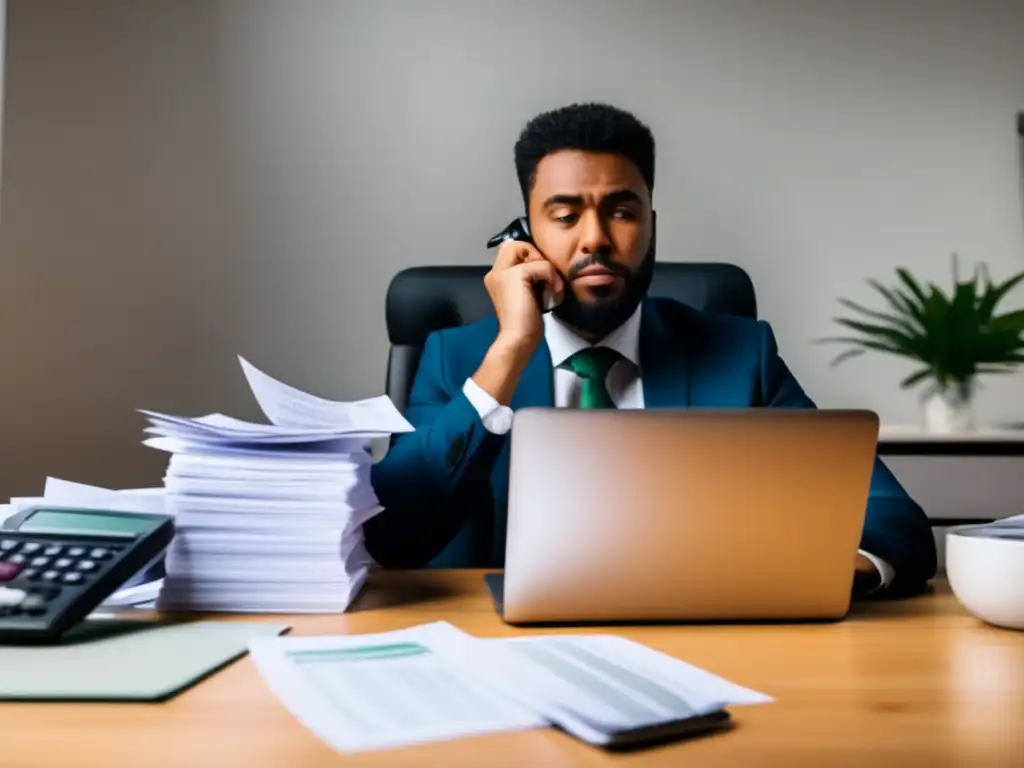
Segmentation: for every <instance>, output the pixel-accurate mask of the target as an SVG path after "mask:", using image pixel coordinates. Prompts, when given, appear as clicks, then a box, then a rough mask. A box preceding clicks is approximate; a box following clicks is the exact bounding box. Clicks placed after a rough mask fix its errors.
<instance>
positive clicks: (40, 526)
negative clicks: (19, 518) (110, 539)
mask: <svg viewBox="0 0 1024 768" xmlns="http://www.w3.org/2000/svg"><path fill="white" fill-rule="evenodd" d="M153 527H154V520H153V519H152V518H150V517H136V516H134V515H127V514H126V515H109V514H101V513H95V512H73V511H66V510H54V509H40V510H37V511H36V512H35V513H34V514H31V515H29V516H28V517H27V518H25V520H24V522H22V524H21V525H20V526H18V530H19V531H24V532H26V533H97V534H113V535H118V534H120V535H126V534H127V535H132V534H137V533H145V532H146V531H148V530H150V529H151V528H153Z"/></svg>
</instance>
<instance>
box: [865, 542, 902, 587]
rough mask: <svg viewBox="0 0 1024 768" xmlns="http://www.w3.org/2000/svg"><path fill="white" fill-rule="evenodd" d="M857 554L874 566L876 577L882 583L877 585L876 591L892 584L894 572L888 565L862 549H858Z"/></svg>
mask: <svg viewBox="0 0 1024 768" xmlns="http://www.w3.org/2000/svg"><path fill="white" fill-rule="evenodd" d="M857 552H859V553H860V554H862V555H864V557H866V558H867V559H868V560H870V561H871V564H872V565H873V566H875V570H876V571H878V575H879V576H880V577H881V579H882V583H881V584H879V585H878V589H885V588H886V587H888V586H889V585H890V584H892V579H893V577H894V576H895V575H896V570H895V569H894V568H893V567H892V566H891V565H889V563H887V562H886V561H885V560H883V559H882V558H880V557H876V556H875V555H872V554H871V553H870V552H865V551H864V550H863V549H858V550H857Z"/></svg>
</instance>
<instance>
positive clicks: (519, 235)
mask: <svg viewBox="0 0 1024 768" xmlns="http://www.w3.org/2000/svg"><path fill="white" fill-rule="evenodd" d="M506 240H518V241H519V242H522V243H530V244H531V245H533V238H532V237H531V236H530V222H529V221H528V220H527V218H526V217H525V216H520V217H518V218H516V219H513V220H512V223H511V224H509V225H508V226H507V227H505V228H504V229H503V230H502V231H501V232H499V233H498V234H496V235H492V236H491V237H490V239H489V240H488V241H487V247H488V248H497V247H498V246H499V245H501V244H502V243H504V242H505V241H506ZM547 294H548V284H547V283H546V282H544V281H540V282H538V283H536V284H535V285H534V286H533V295H534V298H536V299H537V306H538V307H539V308H540V311H541V312H550V311H551V310H552V309H553V308H554V304H553V302H551V301H550V297H549V296H548V295H547Z"/></svg>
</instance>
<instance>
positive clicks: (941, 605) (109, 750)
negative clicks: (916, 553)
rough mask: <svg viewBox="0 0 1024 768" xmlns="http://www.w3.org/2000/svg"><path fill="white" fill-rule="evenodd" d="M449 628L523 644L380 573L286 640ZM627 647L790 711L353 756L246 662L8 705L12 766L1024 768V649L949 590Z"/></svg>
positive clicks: (3, 707)
mask: <svg viewBox="0 0 1024 768" xmlns="http://www.w3.org/2000/svg"><path fill="white" fill-rule="evenodd" d="M437 619H445V620H447V621H450V622H451V623H452V624H454V625H456V626H458V627H460V628H462V629H464V630H466V631H468V632H470V633H472V634H475V635H479V636H498V635H509V634H514V633H517V632H519V630H513V629H511V628H509V627H507V626H505V625H504V624H502V623H501V621H500V620H499V619H498V618H497V617H496V616H495V614H494V612H493V611H492V609H491V605H490V601H489V598H488V596H487V592H486V589H485V587H484V585H483V580H482V572H480V571H463V572H453V571H447V572H446V571H432V572H418V573H381V574H378V575H376V577H375V578H374V579H373V580H372V581H371V583H370V585H369V587H368V588H367V590H366V591H365V592H364V593H363V595H362V596H361V597H360V599H359V600H358V601H357V602H356V604H355V605H354V606H353V610H352V611H351V612H349V613H347V614H343V615H333V616H314V617H290V623H291V624H292V626H293V627H294V629H293V633H294V634H296V635H300V634H302V635H306V634H328V633H358V632H377V631H383V630H389V629H397V628H401V627H406V626H411V625H413V624H419V623H422V622H427V621H434V620H437ZM544 631H547V632H553V631H558V630H544ZM587 631H599V630H587ZM614 631H615V632H616V633H618V634H621V635H624V636H627V637H630V638H632V639H635V640H638V641H640V642H643V643H646V644H648V645H650V646H651V647H653V648H657V649H659V650H662V651H665V652H668V653H670V654H673V655H675V656H678V657H679V658H682V659H684V660H686V661H688V662H690V663H693V664H696V665H699V666H702V667H704V668H706V669H708V670H710V671H712V672H715V673H717V674H720V675H722V676H724V677H726V678H729V679H731V680H733V681H735V682H737V683H740V684H742V685H746V686H749V687H751V688H754V689H757V690H760V691H764V692H765V693H768V694H770V695H772V696H774V697H775V698H776V702H775V703H772V704H766V705H759V706H756V707H738V708H735V709H734V710H733V713H734V716H735V720H736V727H735V728H734V729H733V730H732V731H730V732H726V733H721V734H718V735H715V736H710V737H704V738H702V739H698V740H695V741H690V742H684V743H680V744H675V745H671V746H668V747H660V748H657V749H654V750H648V751H644V752H637V753H633V754H626V755H608V754H605V753H602V752H600V751H598V750H595V749H592V748H589V747H585V746H583V745H581V744H579V743H577V742H575V741H574V740H572V739H570V738H569V737H567V736H565V735H563V734H561V733H559V732H557V731H554V730H536V731H529V732H522V733H514V734H499V735H493V736H484V737H477V738H472V739H465V740H460V741H451V742H443V743H437V744H431V745H427V746H421V747H415V748H406V749H401V750H392V751H388V752H377V753H370V754H360V755H355V756H343V755H340V754H338V753H336V752H334V751H332V750H331V749H330V748H328V747H327V746H325V745H324V744H323V743H322V742H320V741H319V740H318V739H317V738H316V737H314V736H313V735H312V734H310V733H309V732H307V731H306V730H305V729H304V728H303V727H302V726H301V725H300V724H299V723H298V722H297V721H296V720H294V719H293V718H292V717H291V716H290V715H289V714H288V713H287V712H285V710H284V709H283V708H282V707H281V706H280V704H278V702H277V700H276V699H274V697H273V696H272V695H271V694H270V692H269V691H268V690H267V689H266V688H265V687H264V685H263V682H262V680H261V678H260V677H259V676H258V674H257V672H256V670H255V668H254V667H253V665H252V663H251V661H250V660H249V659H248V658H247V657H246V658H243V659H241V660H239V661H238V662H236V663H235V664H234V665H232V666H230V667H228V668H227V669H225V670H223V671H221V672H220V673H218V674H217V675H215V676H214V677H212V678H210V679H209V680H207V681H206V682H204V683H202V684H200V685H198V686H197V687H195V688H192V689H191V690H189V691H186V692H185V693H183V694H182V695H180V696H179V697H177V698H176V699H173V700H171V701H169V702H166V703H163V704H0V733H2V738H0V766H5V767H6V766H12V768H13V767H14V766H17V768H34V767H35V766H39V767H40V768H42V767H43V766H45V767H46V768H54V766H58V765H60V766H64V765H66V766H75V768H84V767H85V766H103V767H104V768H111V767H112V766H122V765H123V766H132V768H142V767H143V766H181V767H182V768H185V767H191V766H211V767H213V768H228V767H229V766H245V767H246V768H262V766H268V767H269V766H274V768H279V767H280V766H292V765H294V766H303V767H304V768H306V767H309V768H312V767H314V766H338V765H378V766H403V765H409V766H429V765H446V766H454V765H467V766H490V765H517V766H545V768H556V767H557V766H569V765H585V766H591V765H604V764H609V765H610V764H614V763H620V764H627V763H628V764H635V763H643V764H644V765H659V766H660V765H664V766H679V765H685V766H687V768H691V767H693V766H707V765H725V766H732V765H757V766H793V765H814V766H824V765H827V766H830V768H831V767H834V766H852V765H868V766H872V768H880V767H881V766H890V765H891V766H901V767H902V766H918V765H924V766H946V765H949V766H953V765H970V766H972V768H977V767H978V766H1020V765H1024V727H1022V724H1024V633H1021V632H1012V631H1007V630H999V629H995V628H992V627H988V626H986V625H983V624H981V623H979V622H978V621H976V620H974V619H973V618H971V617H970V616H969V615H968V614H966V613H965V612H964V611H963V610H962V608H960V606H959V604H958V603H957V602H956V600H955V599H954V598H953V597H952V596H951V594H950V593H949V590H948V587H946V585H945V584H943V583H941V582H940V583H937V584H936V588H935V594H932V595H927V596H923V597H918V598H913V599H910V600H905V601H900V602H889V603H864V604H860V605H856V606H855V607H854V610H853V612H852V613H851V615H850V616H849V617H848V618H847V619H846V620H845V621H843V622H840V623H837V624H828V625H813V626H812V625H784V626H753V627H743V626H717V627H716V626H689V627H664V626H662V627H636V628H622V627H620V628H616V629H615V630H614ZM156 661H158V660H156Z"/></svg>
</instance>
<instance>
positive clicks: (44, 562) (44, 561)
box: [29, 557, 50, 568]
mask: <svg viewBox="0 0 1024 768" xmlns="http://www.w3.org/2000/svg"><path fill="white" fill-rule="evenodd" d="M49 564H50V558H48V557H33V558H32V562H31V563H29V565H31V566H32V567H33V568H45V567H46V566H48V565H49Z"/></svg>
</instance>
